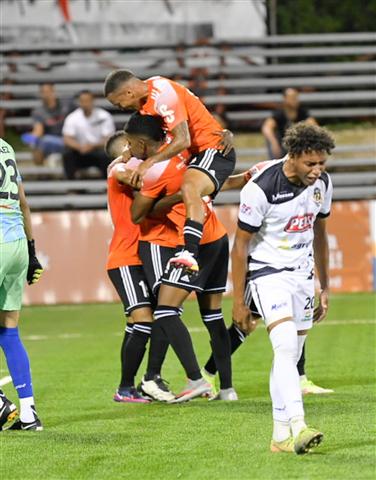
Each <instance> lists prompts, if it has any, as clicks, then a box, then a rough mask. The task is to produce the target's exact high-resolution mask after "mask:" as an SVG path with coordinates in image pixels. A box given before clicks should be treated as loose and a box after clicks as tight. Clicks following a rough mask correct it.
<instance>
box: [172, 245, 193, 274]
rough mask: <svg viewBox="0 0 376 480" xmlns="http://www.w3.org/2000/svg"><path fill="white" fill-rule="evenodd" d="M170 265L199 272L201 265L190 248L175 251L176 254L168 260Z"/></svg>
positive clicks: (191, 271)
mask: <svg viewBox="0 0 376 480" xmlns="http://www.w3.org/2000/svg"><path fill="white" fill-rule="evenodd" d="M168 266H169V267H170V266H171V267H172V268H184V269H185V270H186V271H187V272H190V273H198V271H199V266H198V263H197V260H196V259H195V257H194V255H193V253H191V252H189V251H188V250H181V251H180V252H177V253H175V256H174V257H173V258H171V259H170V260H169V262H168Z"/></svg>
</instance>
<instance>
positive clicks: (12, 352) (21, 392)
mask: <svg viewBox="0 0 376 480" xmlns="http://www.w3.org/2000/svg"><path fill="white" fill-rule="evenodd" d="M1 248H2V257H1V265H0V347H1V348H2V350H3V352H4V355H5V358H6V361H7V365H8V369H9V373H10V376H11V377H12V381H13V385H14V387H15V389H16V391H17V394H18V398H19V401H20V419H19V420H17V421H16V422H15V423H14V424H13V425H12V426H10V428H11V429H17V430H36V431H39V430H43V427H42V423H41V422H40V420H39V418H38V416H37V413H36V410H35V401H34V393H33V387H32V380H31V371H30V362H29V357H28V354H27V351H26V349H25V347H24V345H23V343H22V341H21V338H20V335H19V331H18V322H19V314H20V310H21V305H22V296H23V289H24V285H25V281H26V273H27V268H28V263H29V260H28V252H27V243H26V239H22V240H17V241H15V242H9V243H5V244H2V245H1Z"/></svg>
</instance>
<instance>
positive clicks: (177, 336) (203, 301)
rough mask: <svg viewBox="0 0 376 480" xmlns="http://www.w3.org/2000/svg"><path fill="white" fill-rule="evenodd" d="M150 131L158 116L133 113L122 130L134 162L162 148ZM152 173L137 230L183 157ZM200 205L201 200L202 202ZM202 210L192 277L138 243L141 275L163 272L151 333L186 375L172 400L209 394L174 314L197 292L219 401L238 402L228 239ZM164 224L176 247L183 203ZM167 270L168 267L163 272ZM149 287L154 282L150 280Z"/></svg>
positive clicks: (180, 171)
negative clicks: (225, 299)
mask: <svg viewBox="0 0 376 480" xmlns="http://www.w3.org/2000/svg"><path fill="white" fill-rule="evenodd" d="M155 129H159V131H161V132H162V133H163V130H162V129H161V124H160V121H159V120H158V119H157V118H154V117H152V116H144V115H140V114H139V113H135V114H134V115H132V117H131V119H130V121H129V122H128V124H127V126H126V129H125V130H126V133H127V137H128V140H129V146H130V151H131V154H132V155H135V156H137V157H138V158H148V156H150V155H153V154H155V153H156V152H157V151H160V150H161V149H163V148H166V147H165V145H163V142H158V141H155V134H153V132H155ZM152 171H154V172H155V181H154V182H152V183H151V184H147V182H144V185H143V187H142V189H141V191H140V192H139V193H138V194H136V195H135V198H134V201H133V203H132V207H131V212H132V219H133V220H134V221H135V222H137V223H140V225H141V229H142V226H143V223H144V219H145V217H146V215H148V214H149V213H150V212H151V211H152V209H153V207H154V205H155V203H156V202H157V201H158V199H159V198H161V197H164V198H165V199H167V198H169V197H171V196H172V195H173V194H176V193H177V192H178V191H179V190H180V188H181V185H182V181H183V178H184V175H185V171H186V164H185V158H184V153H182V154H179V155H178V156H176V157H173V158H172V159H171V160H166V161H162V162H159V163H158V164H156V165H154V166H153V167H151V168H150V170H148V174H150V173H151V172H152ZM145 178H146V176H145ZM200 201H201V202H202V200H200ZM203 208H204V209H205V216H204V217H205V221H204V228H203V236H202V239H201V245H200V248H199V253H198V258H199V260H200V263H201V268H200V271H199V272H198V274H197V275H196V276H193V277H192V276H188V275H187V273H186V271H185V269H184V268H171V267H170V265H169V264H168V263H167V261H168V262H169V263H170V262H171V259H173V258H174V256H173V255H174V252H175V251H176V250H175V249H171V248H168V247H167V250H169V256H168V257H165V256H164V255H161V256H160V257H159V258H157V250H158V252H161V251H164V252H165V249H162V248H161V247H160V248H159V249H154V250H152V249H151V248H153V247H151V248H150V240H151V237H150V235H149V236H146V237H145V239H147V242H141V245H140V253H141V257H142V260H143V265H144V268H146V272H149V271H152V270H153V269H155V267H156V266H158V264H160V270H161V272H163V270H164V274H163V275H162V279H161V280H160V281H161V286H160V289H159V294H158V305H157V307H156V309H155V311H154V318H155V321H154V324H153V330H156V329H160V330H162V331H163V332H164V333H165V335H166V336H167V337H168V340H169V342H170V344H171V346H172V348H173V349H174V351H175V353H176V354H177V356H178V358H179V360H180V362H181V363H182V365H183V367H184V369H185V372H186V374H187V377H188V385H187V388H186V389H185V390H184V391H183V392H182V393H181V394H180V395H178V397H177V399H176V400H175V402H181V401H186V400H190V399H191V398H195V397H196V396H199V395H202V394H205V393H209V392H210V390H211V387H210V385H209V384H208V382H206V381H205V380H204V379H203V378H202V375H201V373H200V367H199V365H198V363H197V359H196V356H195V353H194V350H193V345H192V341H191V338H190V335H189V332H188V330H187V328H186V326H185V325H184V323H183V322H182V321H181V319H180V315H179V307H180V306H181V305H182V304H183V302H184V301H185V299H186V298H187V297H188V295H189V293H190V292H192V291H194V292H196V294H197V299H198V302H199V306H200V312H201V316H202V318H203V320H204V324H205V326H206V327H207V329H208V331H209V334H210V339H211V346H212V350H213V354H214V357H215V361H216V365H217V367H218V371H219V376H220V383H221V390H220V393H219V398H221V399H223V400H236V399H237V395H236V392H235V390H234V389H233V388H232V374H231V349H230V341H229V336H228V332H227V329H226V326H225V323H224V319H223V315H222V310H221V303H222V294H223V292H224V291H225V290H226V281H227V269H228V238H227V233H226V230H225V228H224V227H223V225H222V224H221V223H220V222H219V221H218V219H217V217H216V215H215V213H214V211H213V210H212V209H210V208H208V206H207V205H205V204H204V206H203ZM168 221H170V222H172V224H173V225H175V232H174V231H173V230H171V231H170V232H168V237H167V239H166V240H167V241H169V242H170V243H171V242H172V244H173V245H174V246H178V245H180V244H181V243H182V242H183V241H184V238H183V235H182V225H184V222H185V208H184V204H183V203H181V202H180V203H179V204H176V205H175V206H173V207H172V209H171V210H170V211H168V212H166V214H165V215H164V217H163V218H161V219H160V222H162V223H163V224H165V223H166V222H168ZM141 239H142V235H141ZM160 240H161V239H159V243H160ZM157 241H158V240H157ZM166 264H167V265H166ZM166 266H167V268H165V267H166ZM151 283H153V284H154V285H155V284H156V282H155V281H154V278H153V279H152V280H151ZM149 367H150V368H148V372H147V374H146V376H145V378H144V380H143V382H142V388H143V390H144V391H145V392H146V393H148V394H150V395H152V396H153V392H154V390H155V385H153V374H154V372H153V368H152V367H153V365H150V364H149ZM159 369H160V366H159ZM149 388H151V390H149Z"/></svg>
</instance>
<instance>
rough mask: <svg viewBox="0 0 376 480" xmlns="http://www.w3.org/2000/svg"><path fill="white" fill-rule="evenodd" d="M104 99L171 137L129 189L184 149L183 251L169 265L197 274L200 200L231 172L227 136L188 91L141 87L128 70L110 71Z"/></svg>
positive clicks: (159, 82)
mask: <svg viewBox="0 0 376 480" xmlns="http://www.w3.org/2000/svg"><path fill="white" fill-rule="evenodd" d="M104 95H105V97H106V98H107V99H108V100H109V101H110V102H111V103H112V104H113V105H115V106H117V107H119V108H121V109H133V110H138V111H139V112H140V113H141V114H142V115H152V116H159V117H162V118H163V120H164V127H165V129H166V130H168V131H169V132H170V133H171V135H172V141H171V143H170V144H169V145H168V146H167V147H166V148H165V149H163V150H160V151H157V152H155V153H154V154H153V155H149V156H148V158H147V159H146V160H145V161H144V162H143V163H142V165H140V167H139V168H138V169H137V170H136V171H135V172H134V175H133V178H132V184H133V186H140V185H141V182H142V178H143V176H144V174H145V172H146V171H147V170H148V169H149V168H150V167H151V166H152V165H154V164H155V163H157V162H161V161H163V160H167V159H169V158H173V157H174V156H175V155H177V154H179V153H180V152H181V151H183V150H184V149H189V151H190V154H191V160H190V162H189V167H188V169H187V171H186V172H185V174H184V179H183V183H182V186H181V191H182V195H183V201H184V204H185V207H186V220H185V223H184V226H183V233H184V246H183V247H182V248H181V250H180V252H179V254H178V255H177V256H176V257H175V258H174V259H172V260H171V265H172V266H175V267H176V268H179V267H184V268H185V269H186V271H187V272H188V273H192V272H198V270H199V264H198V262H197V256H198V250H199V244H200V240H201V237H202V230H203V223H204V215H205V209H204V207H203V204H202V201H201V197H203V196H204V195H211V196H212V197H214V196H215V195H216V194H217V193H218V191H219V190H220V188H221V186H222V185H223V183H224V181H225V180H226V179H227V177H228V176H229V175H231V173H232V171H233V170H234V166H235V151H234V149H233V148H232V134H231V132H228V131H226V130H222V128H221V126H220V124H219V123H218V122H217V120H216V119H215V118H214V117H213V116H212V115H211V114H210V112H209V111H208V110H207V109H206V107H205V106H204V104H203V103H202V102H201V101H200V99H199V98H198V97H196V96H195V95H194V94H193V93H192V92H191V91H190V90H188V89H187V88H186V87H184V86H183V85H181V84H179V83H177V82H174V81H172V80H169V79H167V78H164V77H159V76H157V77H152V78H149V79H147V80H145V81H142V80H140V79H139V78H137V77H135V76H134V75H133V73H132V72H130V71H128V70H115V71H114V72H112V73H110V74H109V75H108V76H107V78H106V80H105V85H104Z"/></svg>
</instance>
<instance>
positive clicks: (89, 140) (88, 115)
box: [63, 90, 115, 180]
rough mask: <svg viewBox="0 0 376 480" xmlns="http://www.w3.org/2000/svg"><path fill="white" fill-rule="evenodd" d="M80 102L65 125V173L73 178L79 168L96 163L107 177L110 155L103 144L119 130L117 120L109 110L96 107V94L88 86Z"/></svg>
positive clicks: (80, 96) (103, 175) (81, 95)
mask: <svg viewBox="0 0 376 480" xmlns="http://www.w3.org/2000/svg"><path fill="white" fill-rule="evenodd" d="M78 104H79V108H77V109H76V110H74V111H73V112H72V113H70V114H69V115H68V116H67V118H66V119H65V122H64V126H63V136H64V144H65V149H64V153H63V164H64V171H65V175H66V177H67V178H68V179H70V180H73V179H74V178H75V174H76V172H77V171H78V170H81V169H85V168H88V167H92V166H95V167H98V168H99V170H100V171H101V175H102V177H103V178H107V165H108V163H109V159H108V157H107V155H106V154H105V153H104V149H103V147H104V145H105V143H106V141H107V138H108V137H109V136H110V135H112V134H113V133H114V132H115V125H114V121H113V119H112V117H111V115H110V114H109V113H108V112H107V111H106V110H104V109H103V108H96V107H94V96H93V94H92V93H91V92H89V91H87V90H85V91H82V92H81V93H80V95H79V99H78Z"/></svg>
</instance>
